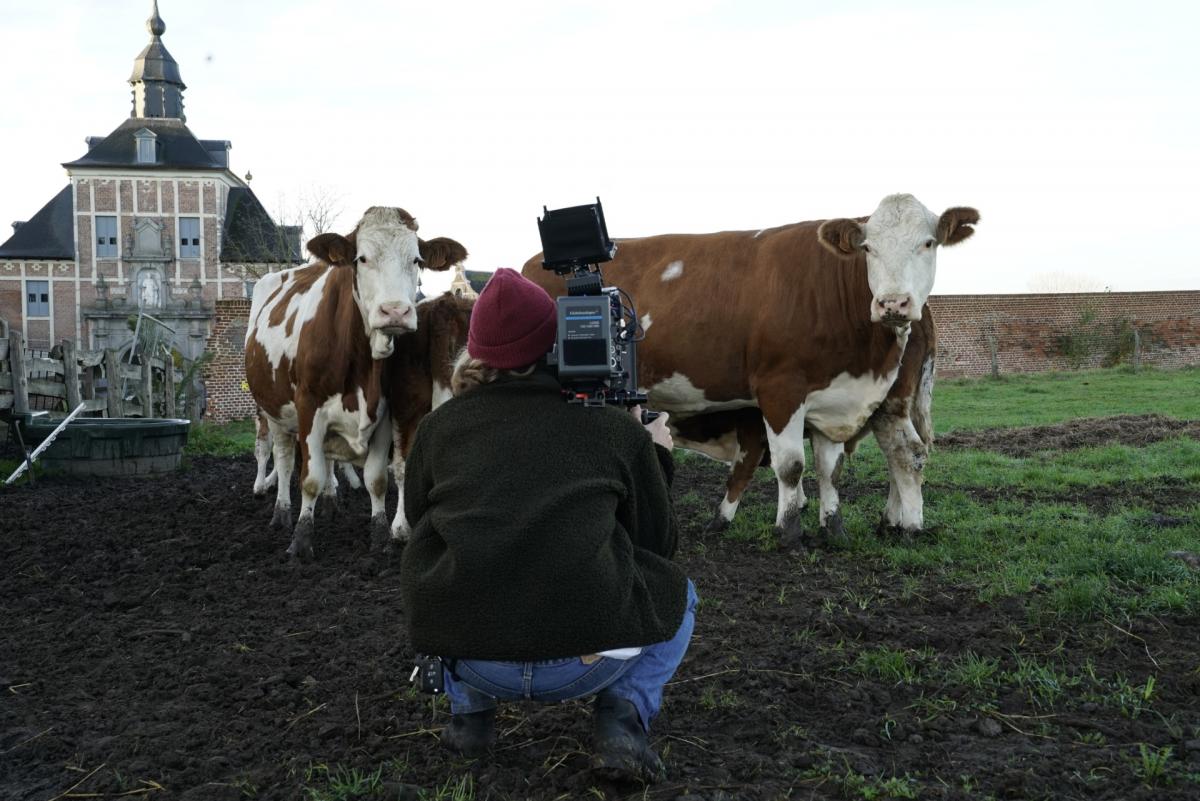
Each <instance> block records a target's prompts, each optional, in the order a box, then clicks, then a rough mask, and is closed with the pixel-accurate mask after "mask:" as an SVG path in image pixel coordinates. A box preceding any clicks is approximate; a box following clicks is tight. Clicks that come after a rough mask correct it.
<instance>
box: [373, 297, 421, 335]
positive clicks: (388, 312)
mask: <svg viewBox="0 0 1200 801" xmlns="http://www.w3.org/2000/svg"><path fill="white" fill-rule="evenodd" d="M379 316H380V318H381V319H382V320H383V325H381V326H380V328H403V329H404V330H405V331H416V330H417V307H416V306H414V305H412V304H411V303H405V302H403V301H398V302H393V303H381V304H380V305H379Z"/></svg>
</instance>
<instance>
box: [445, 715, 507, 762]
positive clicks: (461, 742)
mask: <svg viewBox="0 0 1200 801" xmlns="http://www.w3.org/2000/svg"><path fill="white" fill-rule="evenodd" d="M495 739H496V708H495V707H492V708H491V709H484V710H482V711H480V712H468V713H466V714H462V715H452V716H451V717H450V723H449V724H448V725H447V726H446V728H445V729H443V730H442V745H444V746H445V747H446V748H449V749H450V750H451V751H453V752H454V753H456V754H459V755H461V756H464V757H467V758H468V759H478V758H479V757H481V756H483V755H484V754H486V753H487V752H488V749H489V748H491V747H492V743H493V742H494V741H495Z"/></svg>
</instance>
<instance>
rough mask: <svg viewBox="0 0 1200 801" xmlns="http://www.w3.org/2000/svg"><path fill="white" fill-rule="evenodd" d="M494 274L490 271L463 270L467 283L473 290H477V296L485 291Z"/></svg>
mask: <svg viewBox="0 0 1200 801" xmlns="http://www.w3.org/2000/svg"><path fill="white" fill-rule="evenodd" d="M494 274H495V273H492V272H491V271H489V270H463V276H464V277H465V278H466V279H467V283H468V284H470V285H471V289H474V290H475V294H479V293H480V292H482V291H483V288H484V287H485V286H486V285H487V282H488V281H489V280H490V279H491V277H492V276H493V275H494Z"/></svg>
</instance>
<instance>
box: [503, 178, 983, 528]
mask: <svg viewBox="0 0 1200 801" xmlns="http://www.w3.org/2000/svg"><path fill="white" fill-rule="evenodd" d="M978 220H979V214H978V212H976V211H975V210H974V209H969V208H953V209H949V210H948V211H946V212H944V213H943V214H941V215H940V216H939V215H936V214H933V213H932V212H930V211H929V210H928V209H926V208H925V206H923V205H922V204H921V203H920V202H918V201H917V199H916V198H914V197H912V196H911V195H890V196H888V197H886V198H884V199H883V201H882V202H881V203H880V204H879V207H878V208H877V209H876V210H875V212H874V213H873V214H872V215H871V216H870V217H869V218H866V219H859V220H849V219H837V220H824V221H821V220H818V221H813V222H802V223H795V224H791V225H784V226H780V227H777V228H767V229H762V230H760V231H725V232H721V233H714V234H668V235H663V236H653V237H646V238H642V239H625V240H617V243H618V246H617V254H616V257H615V258H614V260H613V261H612V263H611V264H606V265H605V266H604V276H605V279H606V280H607V281H608V282H609V283H611V284H614V285H616V286H620V287H621V288H622V289H624V290H626V291H627V292H628V293H629V294H630V295H631V296H632V297H633V299H634V300H635V302H636V305H637V311H638V314H639V315H640V321H641V324H642V327H643V328H644V329H645V339H644V341H643V342H642V343H641V345H640V346H639V350H638V362H639V381H640V383H641V385H642V387H643V388H644V389H646V390H647V392H648V394H649V405H650V406H651V407H652V408H655V409H663V410H666V411H669V412H671V413H672V423H673V424H674V429H675V431H676V432H677V436H676V440H675V441H676V444H678V445H680V446H681V447H685V448H693V449H696V450H700V451H703V452H705V453H708V454H709V455H712V456H714V457H716V458H719V459H722V460H724V461H727V462H732V463H733V464H734V471H733V475H732V476H731V478H730V483H729V488H728V492H727V494H726V497H725V499H724V500H723V501H722V503H721V505H720V508H719V509H718V515H719V517H720V518H721V520H722V521H726V522H727V521H729V520H732V519H733V515H734V513H735V511H736V509H737V505H738V501H739V500H740V496H741V491H742V490H743V489H744V487H745V485H746V482H748V481H749V476H750V475H752V473H753V470H754V468H755V467H756V466H758V465H759V464H760V463H761V462H762V461H763V460H764V454H765V453H766V452H767V451H769V453H770V461H771V463H772V464H773V466H774V468H775V473H776V477H777V481H778V487H779V502H778V508H777V511H776V525H777V526H778V527H779V528H780V529H781V534H782V538H783V541H784V542H785V543H797V542H800V541H801V540H802V537H803V530H802V527H801V522H800V511H801V509H802V508H803V507H804V504H805V502H806V499H805V497H804V491H803V488H802V486H801V481H800V479H801V476H802V474H803V471H804V467H805V457H804V437H805V435H806V433H807V434H808V435H809V437H810V438H811V441H812V446H813V455H814V460H815V462H816V470H817V477H818V484H819V487H820V500H821V513H820V522H821V526H822V528H823V529H825V531H826V533H827V534H828V535H829V536H832V537H835V538H838V537H840V533H841V529H842V525H841V515H840V512H839V508H838V497H837V491H836V487H835V481H836V476H837V473H838V471H839V470H840V467H841V463H842V457H843V454H844V449H845V443H847V442H849V441H852V440H855V439H856V438H858V437H861V436H862V435H863V433H864V431H865V427H866V426H867V424H868V422H869V423H870V428H871V430H873V431H874V433H875V435H876V437H877V438H878V439H879V442H880V445H881V447H882V449H883V451H884V453H885V454H886V455H887V459H888V466H889V471H890V476H891V482H892V491H891V498H890V499H889V502H888V507H887V510H886V512H885V522H886V523H887V524H889V525H894V526H899V527H901V528H903V529H906V530H910V531H911V530H916V529H920V528H921V527H922V526H923V523H924V519H923V510H922V500H921V473H922V469H923V467H924V462H925V458H926V455H927V453H928V439H929V428H930V427H929V422H928V418H929V397H930V393H931V391H932V382H933V348H934V344H935V339H934V329H933V323H932V320H931V319H930V318H929V316H928V313H927V312H926V313H925V314H923V313H922V312H923V310H925V309H926V308H927V307H926V305H925V301H926V299H927V298H928V296H929V293H930V291H931V290H932V288H933V279H934V273H935V266H936V253H937V247H938V246H939V245H952V244H955V243H957V242H961V241H962V240H964V239H966V238H967V237H969V236H970V235H971V234H972V233H973V232H974V229H973V228H972V225H973V224H974V223H976V222H978ZM524 274H525V276H526V277H528V278H530V279H532V280H534V281H537V282H538V283H540V284H542V286H544V287H545V288H546V289H547V290H548V291H550V293H551V294H559V293H560V292H561V290H562V285H561V280H560V279H558V278H557V277H556V276H554V275H552V274H551V273H549V272H548V271H546V270H543V269H542V266H541V256H540V254H539V255H538V256H535V257H534V258H533V259H530V261H529V262H527V263H526V265H525V267H524ZM910 341H913V342H914V344H915V343H917V342H919V343H920V345H919V346H918V347H917V348H916V350H917V351H919V353H917V354H916V355H918V356H920V357H921V358H911V357H910V358H905V356H906V348H907V346H908V345H909V343H910ZM910 356H911V355H910ZM689 419H690V422H689ZM764 424H765V425H764Z"/></svg>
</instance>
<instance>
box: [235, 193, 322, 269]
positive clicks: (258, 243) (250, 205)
mask: <svg viewBox="0 0 1200 801" xmlns="http://www.w3.org/2000/svg"><path fill="white" fill-rule="evenodd" d="M221 261H222V262H226V263H229V262H238V263H251V264H262V263H269V264H280V263H290V264H300V263H301V262H303V261H304V259H303V258H302V257H301V254H300V227H299V226H295V225H276V224H275V221H274V220H272V219H271V215H270V214H268V213H267V210H266V209H264V208H263V205H262V203H260V202H259V200H258V198H257V197H256V196H255V194H254V192H252V191H251V190H250V189H249V188H243V187H234V188H233V189H230V190H229V200H228V202H227V203H226V206H225V226H224V236H223V237H222V240H221Z"/></svg>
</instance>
